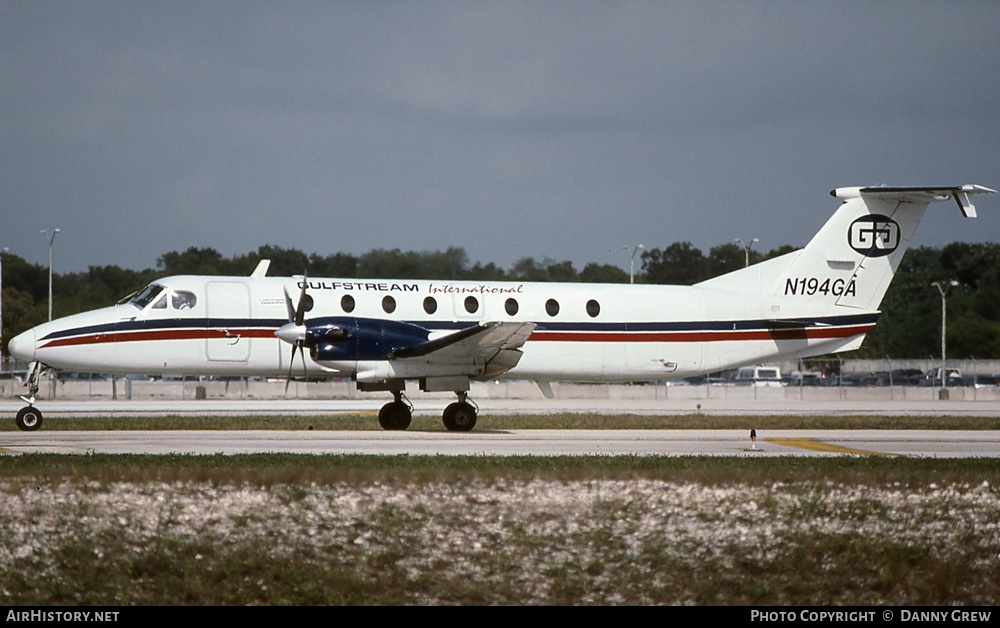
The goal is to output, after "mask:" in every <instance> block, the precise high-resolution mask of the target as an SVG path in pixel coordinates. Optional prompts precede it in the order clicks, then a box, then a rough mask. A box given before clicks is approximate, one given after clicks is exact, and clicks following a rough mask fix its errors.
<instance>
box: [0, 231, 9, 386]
mask: <svg viewBox="0 0 1000 628" xmlns="http://www.w3.org/2000/svg"><path fill="white" fill-rule="evenodd" d="M7 251H8V249H7V247H3V250H2V251H0V348H2V347H3V254H4V253H6V252H7ZM2 359H3V352H2V351H0V361H2ZM0 370H2V369H0Z"/></svg>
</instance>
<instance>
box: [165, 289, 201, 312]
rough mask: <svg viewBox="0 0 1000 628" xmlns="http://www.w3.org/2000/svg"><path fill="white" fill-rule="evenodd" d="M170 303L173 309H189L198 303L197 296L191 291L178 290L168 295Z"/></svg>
mask: <svg viewBox="0 0 1000 628" xmlns="http://www.w3.org/2000/svg"><path fill="white" fill-rule="evenodd" d="M170 304H171V305H172V306H173V307H174V309H175V310H190V309H191V308H193V307H194V306H195V305H197V304H198V297H196V296H194V293H193V292H188V291H187V290H178V291H176V292H174V294H173V295H172V296H171V297H170Z"/></svg>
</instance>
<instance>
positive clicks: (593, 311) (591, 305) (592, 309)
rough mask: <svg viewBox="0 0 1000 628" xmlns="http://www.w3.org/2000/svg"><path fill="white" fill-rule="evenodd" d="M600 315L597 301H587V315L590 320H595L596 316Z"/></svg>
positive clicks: (599, 306)
mask: <svg viewBox="0 0 1000 628" xmlns="http://www.w3.org/2000/svg"><path fill="white" fill-rule="evenodd" d="M600 313H601V304H600V303H598V302H597V301H595V300H593V299H591V300H590V301H587V314H589V315H590V318H597V315H598V314H600Z"/></svg>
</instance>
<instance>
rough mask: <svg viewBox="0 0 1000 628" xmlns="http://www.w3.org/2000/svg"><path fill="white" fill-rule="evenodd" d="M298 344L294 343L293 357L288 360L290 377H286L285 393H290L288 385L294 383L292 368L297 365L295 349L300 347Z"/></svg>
mask: <svg viewBox="0 0 1000 628" xmlns="http://www.w3.org/2000/svg"><path fill="white" fill-rule="evenodd" d="M298 348H299V346H298V345H297V344H293V345H292V357H291V359H290V360H288V377H286V378H285V395H288V385H289V384H290V383H292V368H294V366H295V350H296V349H298Z"/></svg>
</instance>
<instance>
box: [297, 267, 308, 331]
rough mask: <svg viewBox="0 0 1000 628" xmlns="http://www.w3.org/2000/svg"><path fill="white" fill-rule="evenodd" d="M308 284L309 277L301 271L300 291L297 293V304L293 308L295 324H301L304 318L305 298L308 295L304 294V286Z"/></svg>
mask: <svg viewBox="0 0 1000 628" xmlns="http://www.w3.org/2000/svg"><path fill="white" fill-rule="evenodd" d="M308 284H309V278H308V277H306V274H305V273H302V292H300V293H299V305H298V307H297V308H295V324H296V325H301V324H302V323H304V322H305V320H306V299H307V298H309V295H307V294H306V286H307V285H308Z"/></svg>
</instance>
